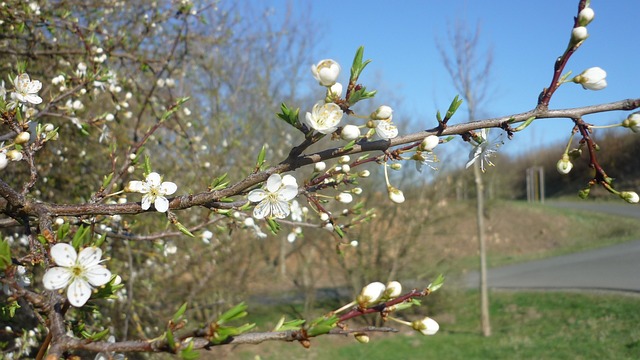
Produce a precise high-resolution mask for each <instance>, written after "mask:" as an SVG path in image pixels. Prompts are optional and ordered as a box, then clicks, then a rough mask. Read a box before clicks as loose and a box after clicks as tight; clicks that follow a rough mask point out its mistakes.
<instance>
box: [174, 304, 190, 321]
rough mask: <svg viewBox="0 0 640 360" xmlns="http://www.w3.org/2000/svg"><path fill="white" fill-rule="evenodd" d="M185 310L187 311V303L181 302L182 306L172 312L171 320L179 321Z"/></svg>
mask: <svg viewBox="0 0 640 360" xmlns="http://www.w3.org/2000/svg"><path fill="white" fill-rule="evenodd" d="M185 311H187V303H186V302H185V303H184V304H182V306H180V308H179V309H178V311H176V313H175V314H173V317H172V318H171V321H173V322H174V323H177V322H178V321H180V318H181V317H182V315H184V312H185Z"/></svg>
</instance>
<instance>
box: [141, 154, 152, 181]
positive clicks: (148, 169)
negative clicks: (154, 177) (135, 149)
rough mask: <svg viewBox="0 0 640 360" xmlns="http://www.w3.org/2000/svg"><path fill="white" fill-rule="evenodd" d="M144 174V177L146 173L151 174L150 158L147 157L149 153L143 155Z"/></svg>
mask: <svg viewBox="0 0 640 360" xmlns="http://www.w3.org/2000/svg"><path fill="white" fill-rule="evenodd" d="M143 166H144V176H145V177H146V176H147V175H149V174H151V159H150V158H149V155H145V156H144V165H143Z"/></svg>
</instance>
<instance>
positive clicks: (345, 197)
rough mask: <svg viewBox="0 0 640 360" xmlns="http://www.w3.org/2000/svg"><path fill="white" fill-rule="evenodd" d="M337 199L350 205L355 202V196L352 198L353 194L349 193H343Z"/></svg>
mask: <svg viewBox="0 0 640 360" xmlns="http://www.w3.org/2000/svg"><path fill="white" fill-rule="evenodd" d="M335 199H336V200H338V201H340V202H341V203H343V204H348V203H350V202H352V201H353V196H351V194H349V193H348V192H341V193H340V194H338V195H336V197H335Z"/></svg>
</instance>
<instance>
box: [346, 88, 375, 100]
mask: <svg viewBox="0 0 640 360" xmlns="http://www.w3.org/2000/svg"><path fill="white" fill-rule="evenodd" d="M375 95H376V91H375V90H374V91H367V88H366V87H364V86H362V87H361V88H360V89H358V90H356V91H352V92H351V93H350V94H349V99H347V100H348V101H349V104H351V105H353V104H355V103H357V102H358V101H360V100H364V99H370V98H372V97H374V96H375Z"/></svg>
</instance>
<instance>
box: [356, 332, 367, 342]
mask: <svg viewBox="0 0 640 360" xmlns="http://www.w3.org/2000/svg"><path fill="white" fill-rule="evenodd" d="M354 337H355V338H356V340H358V342H359V343H361V344H367V343H368V342H369V336H367V334H355V335H354Z"/></svg>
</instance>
